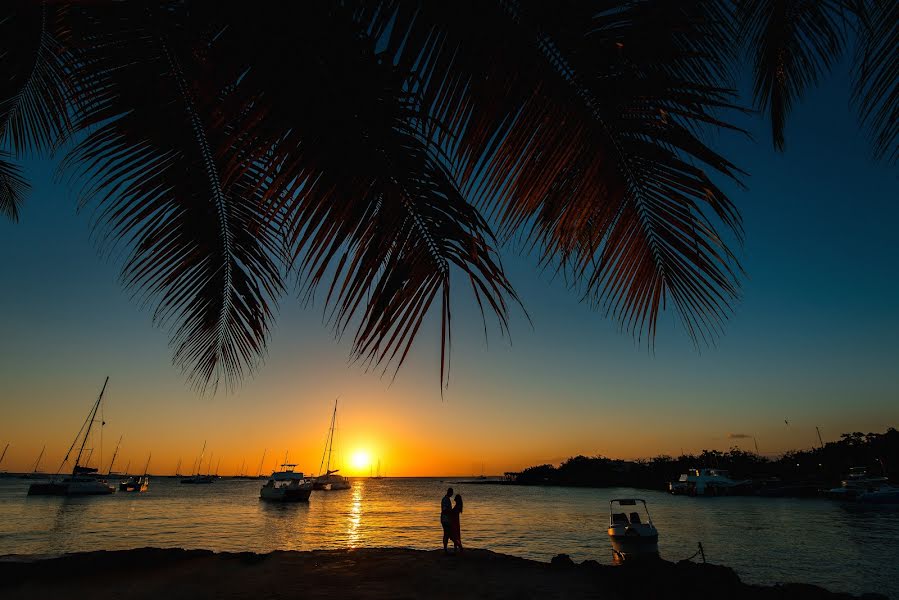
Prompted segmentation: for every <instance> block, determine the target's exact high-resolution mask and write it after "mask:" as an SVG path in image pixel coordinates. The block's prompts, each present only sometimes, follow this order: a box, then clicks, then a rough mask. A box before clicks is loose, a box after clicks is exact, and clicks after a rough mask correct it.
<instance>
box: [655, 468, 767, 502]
mask: <svg viewBox="0 0 899 600" xmlns="http://www.w3.org/2000/svg"><path fill="white" fill-rule="evenodd" d="M751 489H752V481H751V480H749V479H744V480H739V481H737V480H734V479H731V478H730V474H729V473H728V472H727V471H725V470H723V469H707V468H703V469H688V470H687V472H686V473H683V474H682V475H681V476H680V477H679V478H678V480H677V481H672V482H670V483H669V484H668V491H670V492H671V493H672V494H683V495H686V496H733V495H736V494H742V493H748V492H750V491H751Z"/></svg>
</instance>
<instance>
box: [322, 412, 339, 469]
mask: <svg viewBox="0 0 899 600" xmlns="http://www.w3.org/2000/svg"><path fill="white" fill-rule="evenodd" d="M338 400H340V396H337V398H335V399H334V412H333V413H331V426H330V427H328V439H326V440H325V451H324V452H322V461H321V462H320V463H319V465H318V472H319V473H321V472H322V466H323V465H325V457H327V459H328V462H327V466H326V467H325V474H326V475H327V472H328V471H329V470H330V469H331V447H332V445H333V443H334V422H335V420H336V419H337V401H338Z"/></svg>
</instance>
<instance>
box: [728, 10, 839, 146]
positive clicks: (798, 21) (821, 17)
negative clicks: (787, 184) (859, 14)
mask: <svg viewBox="0 0 899 600" xmlns="http://www.w3.org/2000/svg"><path fill="white" fill-rule="evenodd" d="M737 6H738V10H737V15H738V18H739V21H740V27H741V35H742V37H743V39H744V40H745V43H746V44H748V47H749V49H750V53H751V54H752V56H751V58H752V62H753V79H754V84H753V95H754V98H755V103H756V106H757V107H758V108H759V109H760V110H762V111H763V112H765V113H766V114H767V115H768V117H769V119H770V120H771V134H772V138H773V140H774V146H775V148H777V149H778V150H783V149H784V144H785V140H784V128H785V127H786V120H787V116H788V115H789V113H790V111H791V110H792V108H793V105H794V104H795V103H796V102H797V101H798V100H800V99H801V98H802V97H803V95H804V94H805V92H806V91H808V90H809V89H810V88H812V87H814V86H815V85H816V84H817V83H818V79H819V78H820V77H821V75H822V74H824V73H825V72H827V71H828V70H829V69H830V68H831V66H832V65H833V64H834V63H835V62H836V61H837V60H838V59H839V58H840V56H841V54H842V51H843V46H844V44H845V38H846V31H845V30H846V14H845V8H844V6H843V2H841V1H839V0H739V2H737Z"/></svg>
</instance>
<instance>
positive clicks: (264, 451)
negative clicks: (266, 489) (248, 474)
mask: <svg viewBox="0 0 899 600" xmlns="http://www.w3.org/2000/svg"><path fill="white" fill-rule="evenodd" d="M267 451H268V448H263V449H262V460H260V461H259V469H257V470H256V477H259V476H260V475H262V465H263V463H264V462H265V453H266V452H267Z"/></svg>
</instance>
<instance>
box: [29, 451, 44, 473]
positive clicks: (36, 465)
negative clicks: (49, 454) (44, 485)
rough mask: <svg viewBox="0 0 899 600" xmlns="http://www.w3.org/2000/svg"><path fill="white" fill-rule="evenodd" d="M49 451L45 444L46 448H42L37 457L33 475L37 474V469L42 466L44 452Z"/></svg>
mask: <svg viewBox="0 0 899 600" xmlns="http://www.w3.org/2000/svg"><path fill="white" fill-rule="evenodd" d="M46 449H47V444H44V447H43V448H41V453H40V454H38V455H37V460H36V461H34V469H32V471H31V472H32V473H37V468H38V467H39V466H40V464H41V459H42V458H43V457H44V450H46Z"/></svg>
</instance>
